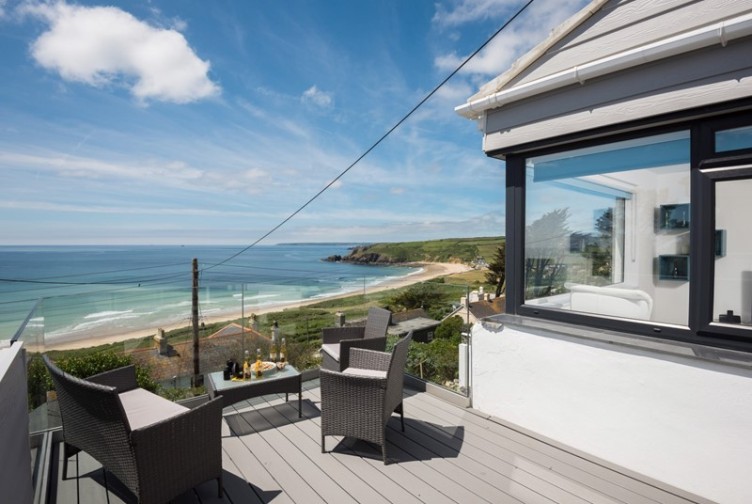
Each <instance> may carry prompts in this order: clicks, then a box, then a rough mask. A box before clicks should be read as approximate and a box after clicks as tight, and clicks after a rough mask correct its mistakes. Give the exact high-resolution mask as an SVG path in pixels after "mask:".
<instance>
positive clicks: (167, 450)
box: [131, 397, 222, 502]
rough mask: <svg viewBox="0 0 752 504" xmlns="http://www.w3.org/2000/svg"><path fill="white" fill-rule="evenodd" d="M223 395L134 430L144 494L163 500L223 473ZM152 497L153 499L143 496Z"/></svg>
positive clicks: (132, 434)
mask: <svg viewBox="0 0 752 504" xmlns="http://www.w3.org/2000/svg"><path fill="white" fill-rule="evenodd" d="M221 429H222V398H221V397H217V398H215V399H212V400H211V401H208V402H206V403H204V404H202V405H200V406H197V407H195V408H193V409H190V410H187V411H185V412H183V413H180V414H178V415H175V416H173V417H171V418H168V419H166V420H163V421H161V422H157V423H155V424H152V425H149V426H147V427H144V428H141V429H135V430H133V431H132V432H131V443H132V446H133V451H134V454H135V458H136V466H137V467H138V475H139V481H140V482H141V486H142V489H143V492H142V493H143V495H144V496H147V495H148V496H151V497H153V501H155V502H162V501H167V500H169V499H171V498H172V497H171V496H173V495H175V492H180V491H182V489H184V488H186V487H187V488H190V487H191V486H193V485H196V484H197V482H202V481H207V480H209V479H213V478H220V477H221V475H222V430H221ZM144 500H145V501H146V500H149V501H151V500H152V499H147V498H144Z"/></svg>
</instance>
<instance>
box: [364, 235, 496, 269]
mask: <svg viewBox="0 0 752 504" xmlns="http://www.w3.org/2000/svg"><path fill="white" fill-rule="evenodd" d="M503 240H504V238H503V237H500V236H496V237H483V238H448V239H444V240H431V241H417V242H401V243H374V244H372V245H366V246H364V247H359V248H358V249H357V250H355V251H354V254H353V255H366V254H378V255H379V256H380V257H382V258H388V262H421V261H433V262H462V263H466V264H469V263H471V262H472V261H473V260H474V259H476V258H478V257H483V258H484V259H485V260H486V261H491V260H492V259H493V254H494V251H495V250H496V248H497V247H498V246H499V245H500V244H501V243H502V242H503ZM384 262H387V261H384Z"/></svg>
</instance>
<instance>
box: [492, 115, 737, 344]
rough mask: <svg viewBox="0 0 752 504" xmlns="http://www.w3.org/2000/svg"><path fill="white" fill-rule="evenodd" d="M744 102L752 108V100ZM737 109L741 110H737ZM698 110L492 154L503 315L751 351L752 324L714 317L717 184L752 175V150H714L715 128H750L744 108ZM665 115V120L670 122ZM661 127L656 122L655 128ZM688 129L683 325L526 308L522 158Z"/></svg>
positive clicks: (523, 160)
mask: <svg viewBox="0 0 752 504" xmlns="http://www.w3.org/2000/svg"><path fill="white" fill-rule="evenodd" d="M748 107H750V108H752V104H749V105H748ZM737 110H738V109H737ZM704 112H705V113H706V114H708V115H709V117H700V118H698V116H700V115H704V114H699V113H698V112H697V111H690V112H688V113H686V114H684V115H676V114H674V115H672V116H671V118H657V119H654V123H653V124H651V123H650V122H647V121H646V122H643V123H642V124H639V125H635V124H630V125H624V130H625V131H623V132H619V131H618V130H617V129H616V128H615V127H614V126H611V127H609V128H607V129H603V130H601V131H589V132H585V133H583V134H582V135H580V136H579V137H576V136H574V137H573V136H572V135H568V136H567V138H566V139H562V138H559V139H551V140H549V141H547V142H545V143H541V142H537V143H536V144H534V145H527V146H519V147H518V150H515V151H512V152H503V153H502V152H495V153H489V155H490V156H494V157H502V158H504V157H505V158H506V198H507V202H506V210H507V215H506V239H507V267H506V279H507V293H506V295H507V300H506V306H507V312H508V313H511V314H514V315H520V316H524V317H531V318H540V319H547V320H552V321H557V322H564V323H568V324H574V325H581V326H588V327H593V328H600V329H605V330H609V331H619V332H628V333H632V334H635V335H639V336H646V337H650V338H658V339H662V340H675V341H681V342H687V343H697V344H702V345H708V346H716V347H721V348H727V349H733V350H742V351H746V352H752V329H749V328H747V329H743V328H735V327H728V326H727V325H723V326H721V325H719V324H717V323H714V322H713V290H714V288H715V287H714V274H715V271H714V257H715V252H714V246H713V243H714V236H715V229H714V221H715V183H716V182H717V181H726V180H734V179H742V178H752V149H742V150H739V151H724V152H720V153H716V152H715V132H716V131H719V130H724V129H730V128H735V127H741V126H747V125H752V116H751V115H750V113H749V111H748V110H745V111H743V112H734V113H730V114H726V115H720V114H719V112H721V111H714V112H715V114H716V115H712V113H709V111H707V110H706V111H704ZM669 119H670V120H669ZM654 124H661V126H654ZM686 130H688V131H689V132H690V153H689V154H690V168H689V170H690V174H689V175H690V203H691V206H690V209H691V210H690V212H691V217H690V228H689V229H690V252H689V254H690V272H689V275H690V283H689V306H688V310H689V313H688V314H687V325H686V326H678V325H672V324H665V323H656V322H651V321H647V322H646V321H631V320H625V319H617V318H609V317H603V316H598V315H595V314H587V313H580V312H572V311H569V310H561V309H555V308H548V307H542V306H533V305H525V294H524V292H525V278H524V260H525V259H524V257H525V214H526V212H525V209H526V206H525V205H526V202H525V198H526V178H525V168H526V160H527V158H530V157H537V156H543V155H549V154H555V153H557V152H563V151H567V150H573V149H580V148H586V147H593V146H597V145H604V144H608V143H613V142H619V141H623V140H631V139H635V138H642V137H647V136H652V135H658V134H662V133H671V132H676V131H686Z"/></svg>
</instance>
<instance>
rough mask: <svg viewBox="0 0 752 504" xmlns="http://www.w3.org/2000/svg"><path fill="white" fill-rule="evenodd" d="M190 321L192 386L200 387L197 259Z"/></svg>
mask: <svg viewBox="0 0 752 504" xmlns="http://www.w3.org/2000/svg"><path fill="white" fill-rule="evenodd" d="M191 319H192V321H193V386H194V387H198V386H199V385H201V382H202V381H203V380H201V377H200V375H199V372H200V371H199V364H198V259H196V258H195V257H194V258H193V291H192V296H191Z"/></svg>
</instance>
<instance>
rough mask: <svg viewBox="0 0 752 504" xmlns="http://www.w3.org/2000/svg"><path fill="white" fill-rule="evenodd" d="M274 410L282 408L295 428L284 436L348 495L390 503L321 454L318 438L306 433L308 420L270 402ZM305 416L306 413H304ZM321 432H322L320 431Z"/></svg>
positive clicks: (340, 464) (281, 410)
mask: <svg viewBox="0 0 752 504" xmlns="http://www.w3.org/2000/svg"><path fill="white" fill-rule="evenodd" d="M270 405H272V407H274V408H281V409H280V410H279V411H280V413H281V414H282V415H284V416H285V417H286V418H287V419H288V420H289V421H290V422H291V425H292V426H294V428H291V429H285V430H284V432H283V434H284V435H285V436H287V437H288V439H289V440H290V442H291V443H294V444H296V445H298V446H300V447H301V449H302V451H303V452H305V453H309V454H311V455H310V456H309V460H310V461H311V463H314V464H316V465H318V466H319V467H320V468H321V470H322V471H324V473H326V475H327V476H328V477H329V478H331V479H332V480H333V481H334V482H335V483H336V484H337V485H339V486H340V487H341V488H342V489H343V490H344V491H345V492H347V493H348V495H349V496H350V497H351V498H352V499H353V500H355V501H358V502H369V503H373V504H388V503H389V501H388V500H387V499H386V498H384V497H383V496H382V495H381V494H380V493H378V490H377V489H376V488H374V487H372V486H371V485H369V484H368V482H366V481H364V480H363V479H362V478H361V477H359V476H357V475H356V474H354V473H353V472H352V471H350V469H349V467H348V466H347V464H343V463H341V462H340V461H338V460H337V459H336V458H334V457H329V456H327V454H323V455H322V454H321V450H320V443H319V440H318V437H314V436H312V435H309V434H308V433H306V429H305V428H304V426H305V425H310V422H309V421H308V420H305V421H303V422H301V421H298V416H297V415H298V414H297V411H293V410H291V409H290V408H285V407H284V406H282V405H275V404H274V403H273V402H270ZM304 414H305V413H304ZM319 432H320V431H319Z"/></svg>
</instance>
